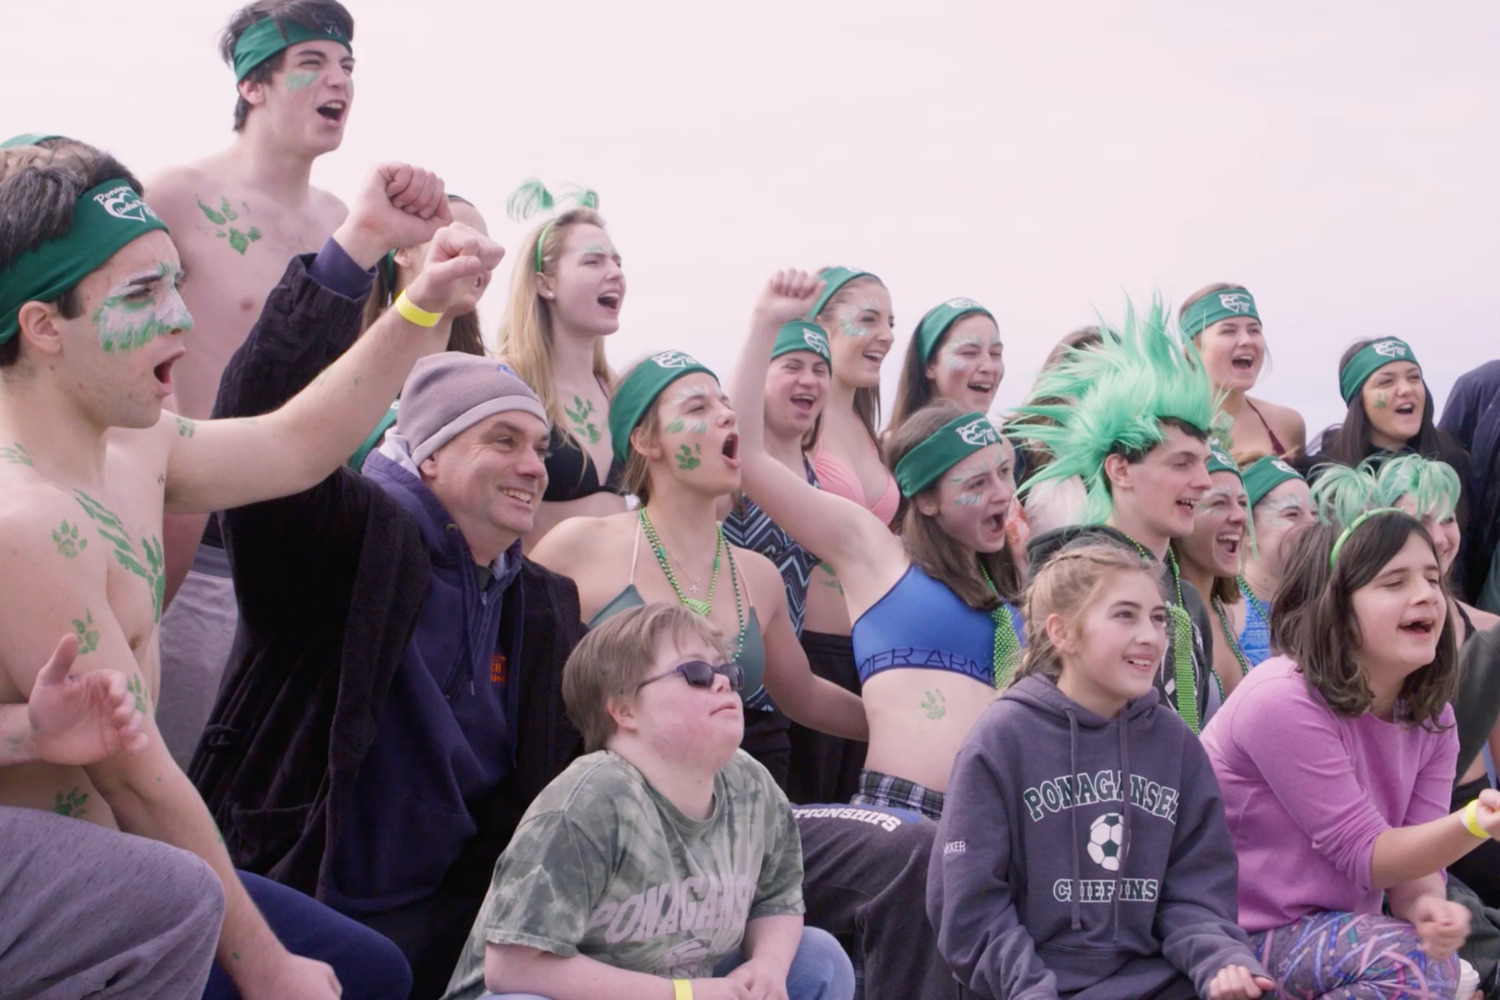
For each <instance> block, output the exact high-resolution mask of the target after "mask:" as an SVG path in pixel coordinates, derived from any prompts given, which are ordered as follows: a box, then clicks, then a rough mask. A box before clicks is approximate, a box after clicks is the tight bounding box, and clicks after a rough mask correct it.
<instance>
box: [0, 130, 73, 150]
mask: <svg viewBox="0 0 1500 1000" xmlns="http://www.w3.org/2000/svg"><path fill="white" fill-rule="evenodd" d="M61 138H62V136H60V135H45V134H43V133H41V132H22V133H21V134H20V135H13V136H11V137H10V138H9V139H6V140H5V141H4V142H0V149H15V148H16V147H18V146H35V145H37V144H38V143H43V142H46V141H47V140H48V139H61Z"/></svg>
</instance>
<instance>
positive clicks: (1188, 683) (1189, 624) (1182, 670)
mask: <svg viewBox="0 0 1500 1000" xmlns="http://www.w3.org/2000/svg"><path fill="white" fill-rule="evenodd" d="M1125 537H1126V538H1130V536H1129V535H1126V536H1125ZM1130 544H1131V545H1134V546H1135V550H1136V551H1137V552H1139V553H1140V554H1141V558H1142V559H1150V558H1151V553H1150V552H1147V551H1146V546H1144V545H1142V544H1141V543H1140V542H1138V541H1136V540H1135V539H1134V538H1130ZM1167 566H1168V567H1170V568H1171V570H1172V584H1173V585H1174V586H1175V587H1176V588H1177V603H1176V604H1171V605H1168V606H1167V614H1168V615H1170V616H1171V618H1172V667H1173V673H1174V674H1175V675H1176V678H1177V714H1178V715H1180V716H1182V721H1183V722H1186V723H1187V724H1188V728H1189V729H1191V730H1192V731H1193V732H1194V733H1196V732H1198V683H1197V678H1196V677H1195V676H1194V675H1193V619H1192V618H1191V617H1189V615H1188V613H1187V608H1185V607H1184V606H1183V601H1182V571H1181V570H1180V569H1178V568H1177V553H1176V552H1173V551H1172V546H1171V545H1168V546H1167Z"/></svg>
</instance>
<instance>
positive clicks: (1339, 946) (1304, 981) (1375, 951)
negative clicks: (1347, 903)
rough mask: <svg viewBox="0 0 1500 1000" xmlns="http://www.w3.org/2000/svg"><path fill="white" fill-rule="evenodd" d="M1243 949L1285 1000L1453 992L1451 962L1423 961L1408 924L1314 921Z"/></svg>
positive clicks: (1425, 998)
mask: <svg viewBox="0 0 1500 1000" xmlns="http://www.w3.org/2000/svg"><path fill="white" fill-rule="evenodd" d="M1250 943H1251V945H1253V946H1254V948H1255V954H1256V957H1257V958H1259V959H1260V961H1261V964H1262V965H1264V966H1265V967H1266V970H1267V971H1268V972H1269V973H1270V974H1271V978H1273V979H1275V980H1276V995H1277V996H1278V997H1284V998H1290V1000H1438V998H1442V1000H1447V998H1448V997H1451V996H1453V989H1454V987H1455V986H1456V985H1457V984H1458V958H1457V957H1456V956H1455V957H1452V958H1447V959H1444V960H1443V961H1436V960H1434V959H1431V958H1428V957H1427V953H1426V952H1424V951H1423V950H1422V946H1421V943H1420V942H1419V941H1418V939H1417V932H1416V929H1415V928H1413V927H1412V925H1411V924H1409V923H1407V922H1406V921H1404V920H1397V919H1395V918H1393V917H1385V916H1381V915H1379V914H1369V913H1339V912H1324V913H1315V914H1313V915H1311V916H1308V917H1303V918H1302V919H1301V920H1299V921H1297V922H1296V923H1295V924H1288V925H1287V926H1285V927H1277V928H1275V929H1273V930H1269V931H1262V932H1261V933H1259V934H1252V935H1250ZM1466 1000H1467V998H1466Z"/></svg>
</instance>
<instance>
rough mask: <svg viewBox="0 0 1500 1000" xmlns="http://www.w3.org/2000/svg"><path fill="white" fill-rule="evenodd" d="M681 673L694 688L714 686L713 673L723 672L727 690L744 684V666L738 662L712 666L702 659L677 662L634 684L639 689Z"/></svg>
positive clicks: (736, 689)
mask: <svg viewBox="0 0 1500 1000" xmlns="http://www.w3.org/2000/svg"><path fill="white" fill-rule="evenodd" d="M677 674H681V675H682V676H683V678H684V679H685V680H686V681H687V682H688V683H689V684H691V685H692V686H693V687H695V688H711V687H713V686H714V675H715V674H723V675H724V676H725V677H728V678H729V690H731V691H738V690H740V689H741V688H743V687H744V686H745V668H744V667H742V666H740V665H739V664H738V663H721V664H720V665H719V666H717V667H716V666H714V665H713V664H712V663H704V662H703V661H702V660H689V661H687V662H686V663H679V664H677V666H675V667H673V668H672V669H671V670H668V671H667V672H666V673H664V674H657V675H656V676H655V677H647V678H646V679H645V680H643V681H641V682H640V683H639V684H637V685H636V686H635V689H636V690H637V691H639V690H640V689H641V688H643V687H645V686H646V685H647V684H650V683H651V682H652V681H659V680H661V679H662V678H664V677H673V676H675V675H677Z"/></svg>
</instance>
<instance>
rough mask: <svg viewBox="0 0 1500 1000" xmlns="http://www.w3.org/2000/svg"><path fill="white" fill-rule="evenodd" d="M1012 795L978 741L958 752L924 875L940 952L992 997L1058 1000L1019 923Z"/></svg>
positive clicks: (1052, 981)
mask: <svg viewBox="0 0 1500 1000" xmlns="http://www.w3.org/2000/svg"><path fill="white" fill-rule="evenodd" d="M1012 797H1013V796H1012V795H1011V794H1010V793H1009V791H1008V790H1007V789H1006V788H1005V787H1004V783H1003V782H1002V780H1001V778H1000V776H999V775H998V774H996V773H995V770H994V768H993V766H992V764H991V762H990V761H989V760H987V759H985V757H984V756H983V754H982V752H981V748H980V747H979V746H978V745H977V744H974V743H970V744H969V745H966V746H965V747H964V748H963V749H962V750H960V751H959V754H958V758H957V759H956V760H955V761H954V764H953V775H952V778H951V779H950V780H949V783H948V793H947V796H946V797H945V799H944V802H943V818H942V821H941V823H940V824H939V825H938V832H937V838H936V840H935V842H934V843H933V848H932V860H931V861H930V863H929V867H928V875H927V915H928V917H929V919H931V921H932V926H933V929H934V930H936V931H937V943H938V951H939V952H941V953H942V956H943V958H944V959H946V960H947V962H948V965H949V966H950V967H951V968H952V969H953V972H954V974H955V975H956V976H957V977H958V979H959V981H960V982H962V983H963V984H964V985H965V986H967V987H968V988H969V989H971V990H973V991H974V992H975V993H976V994H978V995H979V996H981V997H984V998H987V1000H998V998H1002V997H1003V998H1005V1000H1057V996H1058V994H1057V979H1056V977H1055V976H1053V974H1052V973H1051V972H1049V971H1048V970H1047V967H1046V966H1045V965H1043V964H1042V961H1041V959H1040V958H1039V957H1037V953H1036V943H1035V942H1034V941H1032V939H1031V935H1030V934H1029V933H1027V931H1026V928H1025V927H1023V926H1021V920H1020V916H1019V914H1017V912H1016V901H1015V890H1014V884H1013V880H1014V879H1016V878H1018V877H1019V876H1018V873H1017V872H1016V870H1015V868H1014V867H1013V865H1012V859H1011V832H1012V831H1011V829H1010V822H1011V820H1010V817H1009V815H1008V813H1007V810H1006V803H1007V802H1009V801H1010V800H1011V799H1012Z"/></svg>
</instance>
